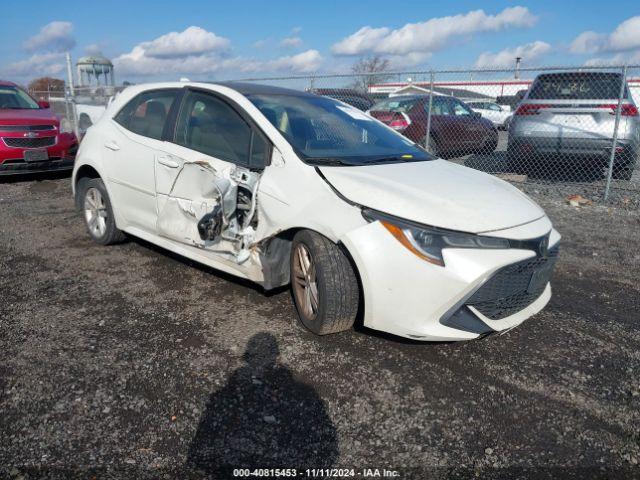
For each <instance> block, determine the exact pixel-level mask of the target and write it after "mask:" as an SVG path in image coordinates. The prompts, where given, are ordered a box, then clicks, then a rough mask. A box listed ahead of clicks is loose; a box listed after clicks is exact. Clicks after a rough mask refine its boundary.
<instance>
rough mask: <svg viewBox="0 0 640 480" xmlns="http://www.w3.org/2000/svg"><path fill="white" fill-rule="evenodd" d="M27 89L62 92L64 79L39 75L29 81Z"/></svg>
mask: <svg viewBox="0 0 640 480" xmlns="http://www.w3.org/2000/svg"><path fill="white" fill-rule="evenodd" d="M28 88H29V90H30V91H32V92H56V93H60V92H64V80H60V79H59V78H51V77H41V78H36V79H35V80H32V81H31V82H29V87H28Z"/></svg>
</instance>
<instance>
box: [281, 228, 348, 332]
mask: <svg viewBox="0 0 640 480" xmlns="http://www.w3.org/2000/svg"><path fill="white" fill-rule="evenodd" d="M290 268H291V291H292V296H293V301H294V304H295V307H296V310H297V312H298V318H299V319H300V322H301V323H302V324H303V325H304V326H305V327H306V328H307V329H308V330H310V331H311V332H313V333H315V334H317V335H327V334H329V333H337V332H342V331H344V330H349V329H350V328H351V327H352V326H353V323H354V321H355V318H356V315H357V313H358V304H359V300H360V289H359V286H358V279H357V277H356V273H355V271H354V268H353V266H352V264H351V262H350V260H349V258H348V257H347V255H346V253H345V252H344V250H343V249H342V248H341V247H340V246H338V245H336V244H335V243H333V242H331V241H330V240H329V239H327V238H326V237H323V236H322V235H320V234H318V233H316V232H312V231H309V230H303V231H300V232H298V233H297V234H296V236H295V237H294V238H293V242H292V246H291V261H290Z"/></svg>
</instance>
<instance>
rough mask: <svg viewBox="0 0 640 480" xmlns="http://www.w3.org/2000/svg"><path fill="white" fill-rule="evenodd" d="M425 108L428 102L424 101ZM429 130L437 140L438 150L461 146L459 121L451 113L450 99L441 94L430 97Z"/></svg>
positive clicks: (452, 149) (450, 150)
mask: <svg viewBox="0 0 640 480" xmlns="http://www.w3.org/2000/svg"><path fill="white" fill-rule="evenodd" d="M425 108H426V109H428V108H429V103H428V102H425ZM431 130H432V132H433V133H434V134H435V135H436V137H437V140H438V149H439V151H440V152H443V151H449V152H453V151H456V150H459V149H460V148H461V147H462V145H463V144H462V135H463V133H464V132H463V131H462V129H461V128H460V122H459V121H458V119H457V118H456V117H455V116H454V115H453V109H452V103H451V99H450V98H448V97H445V96H441V95H434V96H433V97H432V99H431Z"/></svg>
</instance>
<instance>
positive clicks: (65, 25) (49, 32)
mask: <svg viewBox="0 0 640 480" xmlns="http://www.w3.org/2000/svg"><path fill="white" fill-rule="evenodd" d="M22 46H23V48H24V49H25V50H26V51H27V52H36V51H42V52H65V51H68V50H71V49H72V48H73V47H75V46H76V41H75V39H74V38H73V24H72V23H71V22H51V23H48V24H47V25H45V26H44V27H42V28H41V29H40V32H38V33H37V34H36V35H34V36H33V37H31V38H29V39H27V40H26V41H25V42H24V43H23V45H22Z"/></svg>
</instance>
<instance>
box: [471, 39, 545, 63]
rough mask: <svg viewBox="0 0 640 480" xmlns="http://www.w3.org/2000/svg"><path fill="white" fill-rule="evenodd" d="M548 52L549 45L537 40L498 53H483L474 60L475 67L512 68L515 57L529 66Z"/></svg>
mask: <svg viewBox="0 0 640 480" xmlns="http://www.w3.org/2000/svg"><path fill="white" fill-rule="evenodd" d="M550 50H551V45H549V44H548V43H546V42H541V41H539V40H538V41H536V42H532V43H527V44H526V45H520V46H518V47H514V48H505V49H504V50H502V51H500V52H498V53H493V52H484V53H482V54H480V56H479V57H478V59H477V60H476V63H475V66H476V68H492V67H493V68H505V67H513V66H514V65H515V59H516V57H521V58H522V60H523V61H524V62H526V63H528V64H529V65H531V64H532V63H533V62H535V61H536V60H539V59H540V58H541V57H542V56H543V55H545V54H546V53H547V52H549V51H550Z"/></svg>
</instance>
